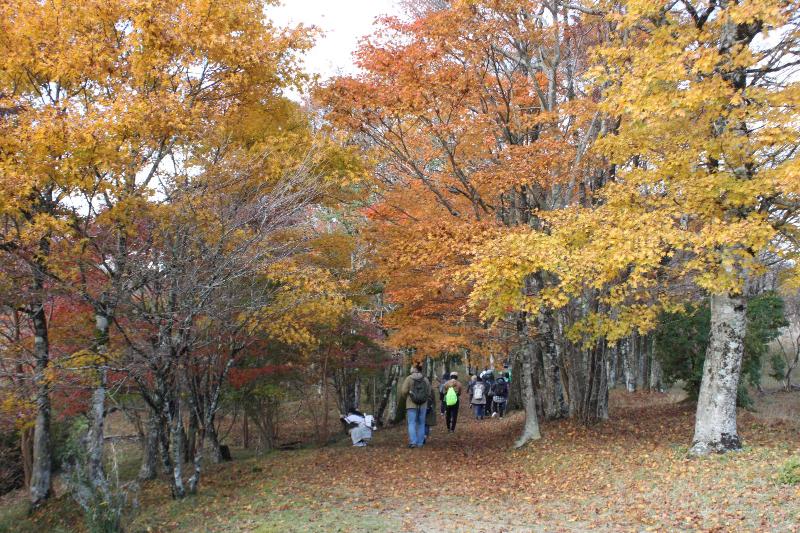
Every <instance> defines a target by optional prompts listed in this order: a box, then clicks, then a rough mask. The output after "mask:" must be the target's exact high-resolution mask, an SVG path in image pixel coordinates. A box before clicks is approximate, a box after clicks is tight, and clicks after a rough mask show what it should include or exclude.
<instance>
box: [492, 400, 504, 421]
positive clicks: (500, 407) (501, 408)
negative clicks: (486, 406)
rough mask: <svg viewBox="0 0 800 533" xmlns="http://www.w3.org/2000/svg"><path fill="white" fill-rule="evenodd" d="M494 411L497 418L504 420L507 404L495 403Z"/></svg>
mask: <svg viewBox="0 0 800 533" xmlns="http://www.w3.org/2000/svg"><path fill="white" fill-rule="evenodd" d="M494 409H495V412H496V413H497V416H499V417H500V418H503V413H505V412H506V402H494Z"/></svg>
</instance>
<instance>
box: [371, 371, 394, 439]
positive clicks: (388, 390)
mask: <svg viewBox="0 0 800 533" xmlns="http://www.w3.org/2000/svg"><path fill="white" fill-rule="evenodd" d="M399 373H400V367H399V366H398V365H392V366H390V367H389V374H388V376H386V386H385V387H384V388H383V394H382V395H381V403H380V404H379V405H378V409H377V410H376V411H375V422H376V423H377V424H378V425H379V426H383V413H384V412H385V411H386V407H387V406H388V404H389V399H390V398H391V396H392V391H393V390H394V384H395V383H396V382H397V376H398V374H399Z"/></svg>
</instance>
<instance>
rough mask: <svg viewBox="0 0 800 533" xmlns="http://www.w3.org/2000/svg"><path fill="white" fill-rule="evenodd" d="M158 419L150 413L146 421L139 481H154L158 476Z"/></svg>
mask: <svg viewBox="0 0 800 533" xmlns="http://www.w3.org/2000/svg"><path fill="white" fill-rule="evenodd" d="M158 434H159V421H158V417H157V416H156V415H155V414H153V413H150V416H149V417H148V421H147V434H146V435H145V438H144V442H143V443H142V464H141V466H140V467H139V475H138V478H139V479H140V480H147V479H155V478H156V476H157V475H158V471H157V469H158V439H159V437H158Z"/></svg>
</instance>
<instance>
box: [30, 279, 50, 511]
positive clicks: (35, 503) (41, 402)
mask: <svg viewBox="0 0 800 533" xmlns="http://www.w3.org/2000/svg"><path fill="white" fill-rule="evenodd" d="M34 289H35V290H36V292H37V293H39V292H41V291H42V290H43V289H44V273H43V272H42V271H41V269H37V270H36V271H35V272H34ZM30 314H31V319H32V322H33V335H34V337H33V354H34V357H35V359H36V371H35V380H36V422H35V424H34V429H33V464H32V466H31V485H30V502H31V506H32V507H34V508H36V507H39V506H40V505H42V504H43V503H44V502H45V501H46V500H47V498H49V497H50V495H51V488H52V480H51V472H50V470H51V464H52V458H51V453H50V414H51V410H50V384H49V382H48V380H47V378H46V376H45V373H46V371H47V367H48V365H49V364H50V341H49V337H48V332H47V317H46V316H45V309H44V301H43V299H42V298H38V301H35V302H33V304H32V305H31V313H30Z"/></svg>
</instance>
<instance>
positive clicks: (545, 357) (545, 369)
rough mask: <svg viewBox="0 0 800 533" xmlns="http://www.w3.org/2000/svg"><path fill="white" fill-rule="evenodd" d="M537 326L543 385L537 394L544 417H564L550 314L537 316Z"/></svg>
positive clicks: (563, 404)
mask: <svg viewBox="0 0 800 533" xmlns="http://www.w3.org/2000/svg"><path fill="white" fill-rule="evenodd" d="M537 327H538V329H539V343H540V350H539V353H540V356H541V363H542V376H543V383H542V385H543V387H544V389H543V390H539V395H540V396H542V397H543V401H542V406H543V408H544V417H545V419H546V420H555V419H558V418H563V417H565V416H566V415H567V409H566V405H565V403H564V394H563V387H562V385H561V369H560V368H559V347H558V343H557V342H556V338H555V332H556V329H555V324H554V321H553V319H552V316H551V315H550V314H544V315H541V316H539V319H538V321H537ZM537 390H538V389H537Z"/></svg>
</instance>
